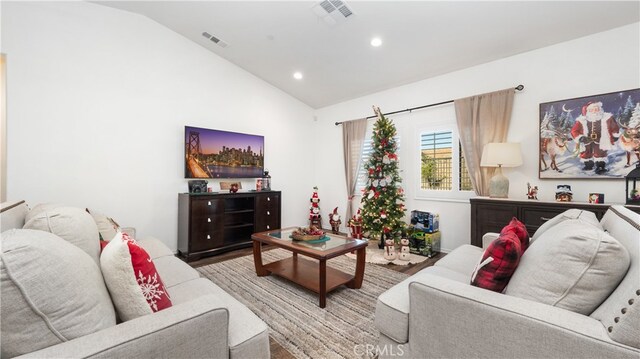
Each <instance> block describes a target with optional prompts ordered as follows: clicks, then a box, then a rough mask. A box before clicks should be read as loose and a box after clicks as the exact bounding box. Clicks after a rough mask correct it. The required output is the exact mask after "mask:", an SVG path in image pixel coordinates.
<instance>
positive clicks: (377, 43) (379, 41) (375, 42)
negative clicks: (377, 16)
mask: <svg viewBox="0 0 640 359" xmlns="http://www.w3.org/2000/svg"><path fill="white" fill-rule="evenodd" d="M380 45H382V39H381V38H379V37H374V38H373V39H371V46H373V47H378V46H380Z"/></svg>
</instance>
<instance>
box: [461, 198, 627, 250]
mask: <svg viewBox="0 0 640 359" xmlns="http://www.w3.org/2000/svg"><path fill="white" fill-rule="evenodd" d="M469 201H470V202H471V244H472V245H474V246H478V247H482V236H483V235H484V234H485V233H487V232H500V230H501V229H502V228H503V227H504V226H505V225H507V223H509V221H510V220H511V218H513V217H516V218H517V219H518V220H520V221H521V222H522V223H524V224H525V225H526V226H527V230H528V231H529V235H533V234H534V233H535V232H536V230H537V229H538V228H539V227H540V226H541V225H542V224H543V223H544V222H546V221H548V220H549V219H551V218H553V217H555V216H556V215H558V214H560V213H562V212H564V211H566V210H568V209H571V208H577V209H583V210H587V211H591V212H593V213H595V214H596V217H597V218H598V219H601V218H602V216H603V215H604V213H605V212H606V211H607V209H609V206H610V204H592V203H585V202H544V201H538V200H512V199H498V198H489V197H475V198H471V199H470V200H469ZM626 207H627V208H629V209H630V210H632V211H634V212H637V213H640V206H626Z"/></svg>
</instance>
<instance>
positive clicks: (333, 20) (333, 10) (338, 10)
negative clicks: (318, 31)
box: [312, 0, 353, 25]
mask: <svg viewBox="0 0 640 359" xmlns="http://www.w3.org/2000/svg"><path fill="white" fill-rule="evenodd" d="M312 10H313V12H314V13H315V14H316V15H318V17H319V18H321V19H322V20H324V22H325V23H327V24H328V25H336V24H337V23H339V22H344V21H345V20H347V19H348V18H349V17H350V16H351V15H353V11H352V10H351V9H350V8H349V7H348V6H347V4H346V3H345V2H344V1H340V0H324V1H322V2H320V3H317V4H315V5H314V6H313V8H312Z"/></svg>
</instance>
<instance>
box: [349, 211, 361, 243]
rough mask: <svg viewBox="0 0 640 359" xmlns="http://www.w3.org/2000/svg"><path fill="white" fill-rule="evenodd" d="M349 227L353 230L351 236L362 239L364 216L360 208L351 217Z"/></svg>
mask: <svg viewBox="0 0 640 359" xmlns="http://www.w3.org/2000/svg"><path fill="white" fill-rule="evenodd" d="M348 224H349V229H350V230H351V238H355V239H362V217H361V216H360V209H359V208H358V212H357V213H356V214H354V215H353V217H352V218H351V219H349V223H348Z"/></svg>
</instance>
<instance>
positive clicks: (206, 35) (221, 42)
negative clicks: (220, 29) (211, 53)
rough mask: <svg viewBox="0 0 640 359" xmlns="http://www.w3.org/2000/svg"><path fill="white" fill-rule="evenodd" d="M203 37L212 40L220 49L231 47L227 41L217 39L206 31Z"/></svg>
mask: <svg viewBox="0 0 640 359" xmlns="http://www.w3.org/2000/svg"><path fill="white" fill-rule="evenodd" d="M202 36H204V37H206V38H207V39H209V40H211V41H212V42H213V43H214V44H218V46H220V47H227V46H229V44H228V43H226V42H225V41H223V40H220V39H218V38H217V37H215V36H213V35H211V34H210V33H208V32H206V31H205V32H203V33H202Z"/></svg>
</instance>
